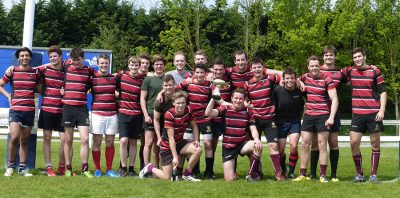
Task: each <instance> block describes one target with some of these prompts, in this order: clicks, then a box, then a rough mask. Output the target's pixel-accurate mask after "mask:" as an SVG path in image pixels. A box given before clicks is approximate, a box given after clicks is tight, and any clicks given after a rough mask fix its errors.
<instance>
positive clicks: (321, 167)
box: [319, 164, 328, 177]
mask: <svg viewBox="0 0 400 198" xmlns="http://www.w3.org/2000/svg"><path fill="white" fill-rule="evenodd" d="M327 167H328V165H326V164H320V165H319V176H320V177H322V176H326V168H327Z"/></svg>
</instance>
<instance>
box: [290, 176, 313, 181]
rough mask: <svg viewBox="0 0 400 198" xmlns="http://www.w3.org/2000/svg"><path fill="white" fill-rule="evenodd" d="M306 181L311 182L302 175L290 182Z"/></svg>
mask: <svg viewBox="0 0 400 198" xmlns="http://www.w3.org/2000/svg"><path fill="white" fill-rule="evenodd" d="M308 180H311V178H309V177H306V176H304V175H299V176H298V177H296V178H295V179H293V180H292V181H295V182H302V181H308Z"/></svg>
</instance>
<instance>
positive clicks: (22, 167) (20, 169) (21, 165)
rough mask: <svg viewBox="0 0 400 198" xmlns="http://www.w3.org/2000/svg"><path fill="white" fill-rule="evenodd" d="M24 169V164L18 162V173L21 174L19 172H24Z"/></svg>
mask: <svg viewBox="0 0 400 198" xmlns="http://www.w3.org/2000/svg"><path fill="white" fill-rule="evenodd" d="M25 168H26V164H25V162H20V163H19V168H18V172H21V171H23V170H25Z"/></svg>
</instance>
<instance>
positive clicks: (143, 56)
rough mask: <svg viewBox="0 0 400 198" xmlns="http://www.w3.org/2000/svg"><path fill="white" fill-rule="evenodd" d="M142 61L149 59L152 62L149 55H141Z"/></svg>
mask: <svg viewBox="0 0 400 198" xmlns="http://www.w3.org/2000/svg"><path fill="white" fill-rule="evenodd" d="M140 59H147V60H148V61H150V57H149V55H147V54H141V55H139V60H140Z"/></svg>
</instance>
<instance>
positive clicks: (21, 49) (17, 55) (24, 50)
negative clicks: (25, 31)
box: [15, 47, 32, 59]
mask: <svg viewBox="0 0 400 198" xmlns="http://www.w3.org/2000/svg"><path fill="white" fill-rule="evenodd" d="M21 52H28V53H29V56H30V57H32V51H31V50H30V49H29V48H27V47H21V48H19V49H17V51H16V52H15V58H17V59H18V58H19V54H20V53H21Z"/></svg>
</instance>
